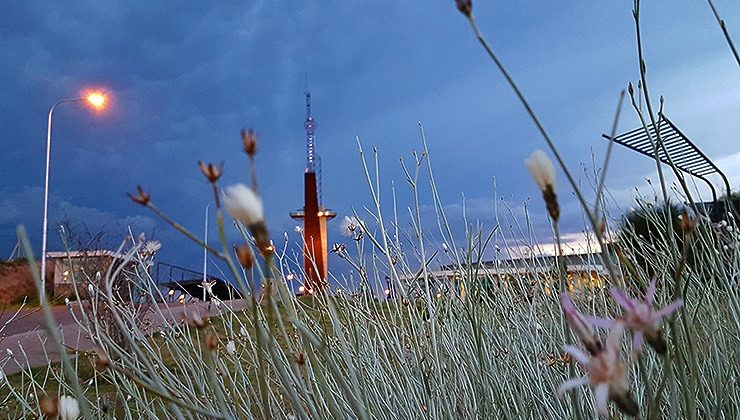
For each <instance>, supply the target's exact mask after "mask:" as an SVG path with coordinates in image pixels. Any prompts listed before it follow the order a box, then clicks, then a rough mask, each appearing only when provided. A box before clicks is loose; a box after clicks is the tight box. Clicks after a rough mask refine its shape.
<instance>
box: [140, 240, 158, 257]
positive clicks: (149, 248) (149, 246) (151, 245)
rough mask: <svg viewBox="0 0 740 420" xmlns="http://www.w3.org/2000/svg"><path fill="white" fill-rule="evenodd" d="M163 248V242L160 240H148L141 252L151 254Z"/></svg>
mask: <svg viewBox="0 0 740 420" xmlns="http://www.w3.org/2000/svg"><path fill="white" fill-rule="evenodd" d="M161 248H162V243H161V242H159V241H147V242H146V243H145V244H144V246H143V247H142V248H141V253H142V254H144V255H146V256H151V255H154V254H156V253H157V251H159V250H160V249H161Z"/></svg>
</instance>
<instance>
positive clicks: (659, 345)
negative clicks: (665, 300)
mask: <svg viewBox="0 0 740 420" xmlns="http://www.w3.org/2000/svg"><path fill="white" fill-rule="evenodd" d="M610 292H611V294H612V296H613V297H614V300H615V301H616V302H617V303H618V304H619V305H620V306H621V307H622V308H623V309H624V314H623V315H622V316H621V317H620V318H619V322H621V323H623V324H624V326H625V328H627V329H630V330H632V334H633V337H632V348H633V350H634V351H635V352H639V351H641V350H642V345H643V342H644V341H647V342H648V344H650V346H651V347H652V348H653V349H655V351H656V352H658V353H659V354H664V353H665V352H666V343H665V340H664V339H663V334H662V333H661V330H660V321H661V320H662V319H663V318H665V317H667V316H669V315H670V314H672V313H673V312H675V311H676V310H678V308H680V307H681V306H683V300H681V299H678V300H676V301H674V302H672V303H670V304H668V305H667V306H665V307H664V308H663V309H660V310H658V311H656V310H654V309H653V303H654V301H655V279H653V281H652V282H650V285H649V286H648V289H647V292H646V293H645V298H644V299H631V298H629V297H627V296H626V295H625V294H624V293H623V292H622V291H621V290H619V289H617V288H615V287H612V288H611V289H610Z"/></svg>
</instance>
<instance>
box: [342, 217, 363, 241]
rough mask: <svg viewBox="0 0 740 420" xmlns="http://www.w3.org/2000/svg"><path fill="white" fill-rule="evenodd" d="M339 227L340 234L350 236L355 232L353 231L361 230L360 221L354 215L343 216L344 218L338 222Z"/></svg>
mask: <svg viewBox="0 0 740 420" xmlns="http://www.w3.org/2000/svg"><path fill="white" fill-rule="evenodd" d="M339 229H340V230H341V232H342V235H344V236H352V235H354V234H355V232H357V231H361V229H362V222H361V221H360V219H358V218H357V217H355V216H352V217H349V216H344V219H342V223H340V224H339Z"/></svg>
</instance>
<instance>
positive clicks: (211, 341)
mask: <svg viewBox="0 0 740 420" xmlns="http://www.w3.org/2000/svg"><path fill="white" fill-rule="evenodd" d="M204 341H205V344H206V348H208V350H216V347H217V346H218V338H216V336H215V335H213V334H208V335H206V337H205V339H204Z"/></svg>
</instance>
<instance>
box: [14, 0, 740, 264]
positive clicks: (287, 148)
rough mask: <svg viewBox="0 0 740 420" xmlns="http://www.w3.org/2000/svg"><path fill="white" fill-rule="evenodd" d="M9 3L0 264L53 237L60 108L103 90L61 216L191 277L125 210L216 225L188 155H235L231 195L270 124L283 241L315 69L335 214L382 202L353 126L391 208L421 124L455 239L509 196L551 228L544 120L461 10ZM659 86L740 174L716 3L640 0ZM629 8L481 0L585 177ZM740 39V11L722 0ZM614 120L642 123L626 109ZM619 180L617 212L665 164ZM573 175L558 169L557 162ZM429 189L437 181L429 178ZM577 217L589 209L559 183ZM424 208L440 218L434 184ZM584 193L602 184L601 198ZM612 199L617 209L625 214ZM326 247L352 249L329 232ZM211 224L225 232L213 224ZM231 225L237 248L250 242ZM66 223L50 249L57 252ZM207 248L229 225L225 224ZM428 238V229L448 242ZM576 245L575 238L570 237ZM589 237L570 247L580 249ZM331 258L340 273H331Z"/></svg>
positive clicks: (86, 118)
mask: <svg viewBox="0 0 740 420" xmlns="http://www.w3.org/2000/svg"><path fill="white" fill-rule="evenodd" d="M275 3H276V4H273V2H244V1H232V2H196V1H188V2H100V1H69V2H41V1H24V2H9V3H5V4H4V5H3V6H2V13H0V36H1V37H2V42H1V43H0V57H2V59H0V92H2V101H0V142H2V145H3V150H4V153H2V154H1V155H0V179H1V180H2V183H1V184H0V253H1V254H0V256H1V257H2V258H6V257H7V256H8V255H9V254H10V252H11V251H12V249H13V247H14V245H15V243H16V240H15V227H16V226H17V225H18V224H21V223H22V224H25V225H26V226H27V228H28V230H29V232H30V234H31V239H32V241H33V243H34V246H35V248H36V249H40V237H41V219H42V199H43V171H44V150H45V135H46V114H47V112H48V109H49V106H50V105H51V104H52V103H54V102H55V101H57V100H59V99H62V98H65V97H70V96H76V95H77V94H78V92H80V91H81V90H83V89H85V88H87V87H97V86H101V87H105V88H106V89H108V91H109V92H110V93H111V94H112V96H113V106H112V107H111V108H110V109H109V111H108V112H107V113H106V114H104V115H97V116H96V115H93V114H91V113H90V112H89V111H88V110H87V109H85V108H84V107H82V106H81V105H79V104H65V105H62V106H60V107H59V108H58V109H57V111H56V112H55V117H54V134H53V143H52V167H51V187H50V190H51V193H50V216H49V217H50V221H51V226H52V228H53V226H54V225H56V224H58V223H59V222H60V221H61V220H64V219H67V220H69V221H70V222H71V223H72V224H73V225H79V224H81V223H83V222H84V224H85V225H86V226H87V228H88V229H89V230H90V231H92V232H97V231H105V232H107V236H106V237H107V238H108V240H109V242H110V243H116V242H117V241H118V240H119V238H120V237H121V235H122V234H124V233H125V232H126V226H128V225H131V226H132V229H133V230H134V231H135V232H138V231H145V232H148V233H151V232H154V237H155V238H157V239H160V240H161V241H162V242H163V244H164V247H163V249H162V251H161V254H160V260H163V261H168V262H172V263H175V264H179V265H184V266H187V267H191V268H194V269H199V267H200V263H198V262H197V261H198V259H199V258H200V257H199V256H200V255H201V254H200V250H199V249H197V247H195V246H194V245H191V244H189V243H187V242H186V240H185V239H184V238H182V237H181V236H180V235H178V234H176V233H174V232H173V231H172V230H171V229H169V228H168V227H166V226H164V225H163V224H162V223H160V222H159V221H157V220H156V219H155V218H154V216H153V215H152V214H150V213H149V212H147V211H146V210H145V209H143V208H140V207H138V206H136V205H134V204H133V203H131V202H130V201H129V200H128V198H127V197H126V195H125V193H126V192H130V191H133V190H134V188H135V186H136V185H137V184H141V185H143V186H144V187H145V188H146V190H147V191H150V192H151V193H152V195H153V198H154V200H155V202H156V203H157V204H158V205H159V206H160V207H161V208H162V209H163V210H165V211H166V212H168V213H169V214H171V215H172V216H173V217H174V218H176V219H177V220H179V221H180V222H181V223H182V224H184V225H185V226H187V227H189V228H191V229H192V230H193V231H195V232H199V233H202V229H203V213H204V208H205V206H206V204H207V203H208V202H209V201H210V192H209V187H208V185H207V183H206V182H205V179H204V178H203V177H202V175H201V174H200V173H199V171H198V169H197V166H196V161H198V160H204V161H221V160H224V161H225V162H226V175H225V176H224V178H223V183H224V185H226V184H230V183H234V182H237V181H242V182H246V181H247V165H246V160H245V159H244V157H243V155H242V154H241V153H240V140H239V130H240V129H241V128H245V127H254V129H255V130H256V131H257V132H258V134H259V136H260V153H259V156H258V166H257V171H258V174H259V179H260V182H261V192H262V193H263V195H264V200H265V207H266V214H267V220H268V223H269V225H270V228H271V231H272V233H273V236H274V237H275V238H276V239H277V240H281V238H282V235H283V232H285V231H287V232H288V234H289V235H290V237H291V238H292V240H294V241H297V240H298V238H297V237H296V236H295V234H293V233H292V229H293V226H295V224H294V222H293V221H292V220H291V219H290V218H289V217H288V212H289V211H290V210H293V209H295V208H297V207H299V206H300V205H301V203H302V194H303V192H302V172H303V167H304V153H305V152H304V133H303V119H304V98H303V90H304V82H305V79H304V77H305V76H304V75H305V74H306V73H308V74H309V80H310V88H311V91H312V94H313V105H314V108H313V109H314V116H315V118H316V120H317V124H318V132H317V134H318V147H319V152H320V154H321V155H322V158H323V176H324V201H325V203H326V204H327V205H328V206H330V207H332V208H333V209H335V210H336V211H337V212H338V213H339V215H340V217H342V216H344V215H346V214H350V213H351V211H352V209H353V208H354V209H356V211H358V213H360V214H361V215H362V213H363V212H364V210H363V206H369V205H370V199H369V193H368V192H367V191H368V190H367V187H366V183H365V181H364V179H363V173H362V167H361V166H360V164H359V158H358V155H357V144H356V140H355V137H356V136H359V138H360V139H361V141H362V142H363V144H364V146H365V147H366V149H367V150H371V149H372V147H373V146H377V147H378V150H379V154H380V159H381V160H380V171H381V185H382V187H383V188H384V189H385V190H384V193H383V194H384V197H385V199H387V200H388V201H387V203H388V204H390V197H391V195H390V187H391V183H392V182H395V185H396V190H397V192H398V201H399V204H400V206H401V211H400V212H401V213H404V214H405V213H406V211H405V210H403V208H404V207H405V206H408V205H411V204H412V201H411V198H410V195H409V193H408V188H407V187H406V184H405V181H404V177H403V173H402V172H401V169H400V166H399V158H400V157H402V156H403V157H405V158H406V159H407V160H410V159H411V156H410V152H411V151H412V150H419V149H420V148H421V142H420V138H419V134H418V127H417V122H418V121H421V122H422V123H423V124H424V127H425V130H426V134H427V142H428V145H429V148H430V151H431V157H432V161H433V164H434V170H435V176H436V180H437V184H438V187H439V190H440V194H441V197H442V200H443V203H444V205H445V206H446V207H447V210H448V215H449V216H450V218H451V222H452V223H453V227H455V228H456V229H457V230H458V231H457V233H456V234H457V235H458V237H459V238H462V237H463V236H464V233H463V232H464V222H463V219H462V213H461V210H460V209H461V200H462V197H463V196H464V197H465V199H466V206H467V209H468V219H469V221H475V220H481V221H482V222H483V223H484V224H485V225H486V226H488V227H489V228H490V227H492V226H493V225H494V221H493V220H494V214H493V201H494V199H493V198H494V179H495V185H496V191H497V192H498V194H499V195H502V196H504V197H505V198H506V199H507V200H508V201H509V203H510V204H511V206H512V207H513V208H514V210H515V211H520V210H521V206H522V204H523V203H524V202H525V201H526V200H527V199H529V198H532V197H534V198H536V199H537V201H535V202H533V204H534V205H533V206H532V207H531V215H532V218H533V221H534V223H535V225H536V227H537V230H538V231H539V232H540V233H541V234H543V239H546V238H547V236H546V233H547V221H546V219H545V217H544V206H543V205H541V203H540V202H539V193H538V192H537V191H536V189H535V187H534V184H533V182H532V181H531V180H530V178H529V175H528V174H527V172H526V169H525V167H524V165H523V163H522V161H523V159H525V158H526V157H527V156H528V155H529V154H530V153H531V152H532V151H533V150H534V149H536V148H544V144H543V142H542V140H541V138H540V137H539V136H538V134H537V133H536V131H535V129H534V126H533V124H532V123H531V122H530V121H529V120H528V118H527V117H526V115H525V113H524V111H523V109H522V107H521V106H520V104H519V103H518V102H517V101H516V100H515V98H514V96H513V94H512V92H511V91H510V89H509V88H508V86H506V85H505V84H504V81H503V79H502V77H501V76H500V75H499V74H498V73H497V72H496V70H495V68H494V66H493V64H492V63H491V62H490V61H489V60H488V58H487V57H486V56H485V55H484V52H483V50H482V49H481V48H480V47H479V45H478V44H477V42H476V40H475V38H474V37H473V35H472V33H471V31H470V29H469V27H468V25H467V23H466V21H465V19H464V18H463V17H462V16H461V15H459V14H458V12H457V10H456V9H455V7H454V1H452V0H450V1H436V2H416V1H405V2H392V1H342V2H339V1H334V2H323V1H322V2H275ZM644 3H645V4H644V6H643V18H642V19H643V25H644V42H645V54H646V61H647V65H648V75H649V81H650V84H651V90H652V94H653V96H654V97H655V98H656V99H657V97H658V95H660V94H663V95H665V97H666V112H667V114H668V115H669V116H671V118H672V119H673V120H674V122H675V123H677V124H678V125H679V126H680V127H681V128H682V130H683V131H684V132H685V133H687V134H688V135H689V136H690V137H692V138H693V139H694V140H695V141H696V143H697V144H699V146H700V147H701V148H702V149H703V150H704V151H705V152H706V153H707V154H708V155H709V156H710V157H712V158H714V159H717V162H718V163H719V165H720V166H721V167H722V168H723V169H726V170H727V172H728V173H729V175H730V177H731V179H732V180H734V181H735V182H737V181H740V176H739V174H738V173H739V171H740V144H739V143H738V141H737V139H738V138H740V118H738V117H739V116H740V70H739V69H738V67H737V65H736V64H735V62H734V60H733V58H732V56H731V54H730V51H729V48H728V47H727V45H726V43H725V41H724V39H723V37H722V34H721V32H720V29H719V27H718V26H717V24H716V22H715V21H714V20H713V17H712V15H711V12H710V10H709V8H708V6H707V5H706V4H705V2H703V1H676V2H665V1H663V2H644ZM631 5H632V2H628V1H620V2H592V1H571V2H545V1H541V2H534V1H524V2H489V1H487V2H482V1H479V2H476V3H475V5H474V11H475V14H476V16H477V19H478V22H479V24H480V26H481V27H482V29H483V31H484V33H486V34H487V36H488V38H489V40H490V41H491V43H492V44H493V46H494V48H495V49H496V50H497V51H498V53H499V54H500V56H501V58H502V59H503V60H504V62H505V63H506V64H507V65H508V67H509V69H510V71H511V72H512V74H513V75H514V77H515V79H516V80H517V81H518V82H519V84H520V85H521V87H522V89H523V91H524V92H525V94H526V95H527V97H528V98H529V99H530V100H531V103H532V105H533V107H534V108H535V110H536V111H537V112H538V114H539V115H540V117H541V119H542V121H543V123H544V124H545V126H546V127H547V128H548V130H549V131H550V133H551V134H552V136H553V137H554V139H555V140H556V142H557V144H558V146H559V147H560V150H561V152H562V154H563V155H564V156H565V157H566V159H567V162H568V164H569V165H571V167H572V168H573V170H574V172H575V173H576V174H578V175H579V176H580V177H581V179H582V180H583V182H584V183H586V177H585V175H584V171H583V170H582V169H584V170H586V172H591V171H592V169H591V168H592V167H593V165H592V159H593V157H592V153H595V156H596V160H597V161H599V162H600V161H601V159H602V158H601V157H602V156H603V153H604V151H605V149H606V143H605V142H604V141H603V140H601V139H600V138H599V136H600V134H601V133H603V132H606V131H608V129H609V126H610V124H611V120H612V116H613V113H614V109H615V106H616V103H617V98H618V93H619V91H620V89H623V88H625V87H626V85H627V83H628V82H629V81H633V82H636V81H637V79H638V77H639V74H638V67H637V59H636V53H635V34H634V25H633V21H632V16H631ZM716 6H717V7H718V9H719V11H720V12H721V13H722V14H723V16H724V18H725V19H726V20H727V22H728V28H729V30H730V32H731V33H733V34H734V35H735V38H736V39H737V40H739V41H740V24H739V22H740V3H738V2H736V1H730V0H717V1H716ZM623 115H624V118H623V119H622V122H621V128H622V129H623V130H626V129H628V128H633V127H634V126H636V124H637V120H636V118H635V116H634V115H635V114H634V112H632V111H631V109H630V108H628V107H625V109H624V112H623ZM612 165H613V166H612V167H611V168H612V169H611V173H610V176H609V177H608V186H609V188H610V191H611V192H612V193H613V195H614V197H615V200H616V202H617V203H616V204H617V205H618V206H619V207H620V208H621V209H622V210H623V209H626V208H628V207H629V206H630V205H631V204H630V202H631V198H632V197H633V196H634V187H635V186H638V187H639V188H640V189H641V190H645V189H648V188H649V186H648V185H647V184H646V182H645V177H652V176H654V175H653V173H654V167H653V165H652V163H651V162H650V161H649V160H647V159H645V158H641V157H638V156H636V155H634V154H632V153H629V152H627V151H624V150H618V151H616V152H615V155H614V160H613V163H612ZM561 175H562V174H561ZM422 179H426V178H425V177H424V176H422ZM560 179H561V182H560V189H561V197H562V198H561V200H562V201H563V207H564V215H563V219H564V220H563V225H564V230H565V231H566V232H570V233H573V234H577V232H579V231H580V230H581V226H582V220H581V218H580V216H578V213H577V211H576V207H575V204H574V203H573V201H572V200H571V199H570V197H569V196H570V194H569V190H568V189H567V188H566V187H565V184H564V182H562V176H561V177H560ZM422 187H423V191H422V193H421V201H422V204H423V205H424V207H425V209H427V211H426V213H427V215H426V217H427V222H426V223H427V226H428V227H429V228H434V227H435V225H436V223H435V222H434V220H433V212H431V211H429V209H430V208H431V207H430V206H431V205H432V200H431V196H430V194H429V189H428V182H426V181H424V182H423V183H422ZM587 195H589V196H592V193H591V194H587ZM619 211H620V210H619V209H618V210H616V211H615V213H616V214H618V213H619ZM331 223H332V226H331V227H330V242H333V241H339V240H342V239H343V238H341V237H340V236H339V227H338V226H339V223H338V221H335V222H331ZM214 233H215V232H212V234H214ZM229 234H230V236H231V238H232V240H235V238H236V234H235V232H234V231H233V230H231V229H230V231H229ZM57 237H58V235H57V234H56V233H55V232H54V231H53V230H52V231H51V234H50V238H51V241H50V244H51V245H50V250H56V249H58V248H59V246H60V245H59V241H58V239H57ZM212 237H213V238H215V236H212ZM434 237H435V234H434V233H431V234H430V238H431V239H432V240H434ZM573 237H574V238H575V237H577V235H573ZM574 240H575V239H574ZM335 265H337V264H335Z"/></svg>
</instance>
